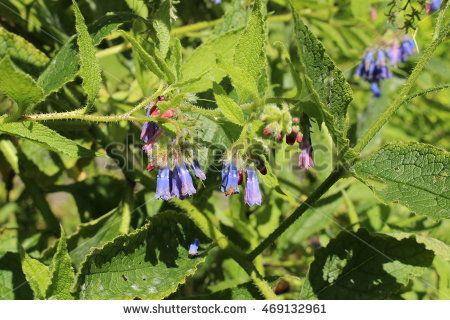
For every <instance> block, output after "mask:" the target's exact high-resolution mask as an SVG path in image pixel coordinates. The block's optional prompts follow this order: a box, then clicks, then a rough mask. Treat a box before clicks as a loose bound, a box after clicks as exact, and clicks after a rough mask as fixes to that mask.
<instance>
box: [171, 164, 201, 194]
mask: <svg viewBox="0 0 450 320" xmlns="http://www.w3.org/2000/svg"><path fill="white" fill-rule="evenodd" d="M176 169H177V171H178V176H179V179H180V181H181V196H183V197H186V196H192V195H193V194H194V193H196V192H197V191H196V190H195V188H194V185H193V184H192V177H191V173H190V172H189V170H188V168H186V165H185V164H184V163H183V164H182V165H181V166H179V167H177V168H176Z"/></svg>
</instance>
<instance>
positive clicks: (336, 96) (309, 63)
mask: <svg viewBox="0 0 450 320" xmlns="http://www.w3.org/2000/svg"><path fill="white" fill-rule="evenodd" d="M291 11H292V15H293V18H294V23H295V35H296V42H297V48H298V54H299V57H300V64H301V67H302V71H303V74H304V77H305V83H306V86H307V88H308V90H309V91H310V93H311V94H312V98H313V101H314V102H316V103H317V104H318V106H319V107H320V112H321V113H322V118H323V120H324V122H325V124H326V125H327V127H328V130H329V131H330V134H331V135H332V136H333V137H334V138H335V139H336V140H337V146H338V148H339V149H342V148H346V147H348V139H347V138H346V131H347V121H346V115H347V107H348V105H349V103H350V101H351V100H352V99H353V97H352V91H351V88H350V85H349V84H348V83H347V82H346V80H345V77H344V74H343V73H342V71H341V70H339V69H338V68H337V67H336V65H335V64H334V62H333V61H332V60H331V58H330V57H329V56H328V55H327V54H326V53H325V48H324V47H323V45H322V43H320V41H319V40H318V39H317V38H316V36H315V35H314V34H313V33H312V32H311V31H310V30H309V29H308V27H307V26H306V25H305V24H304V23H303V22H302V20H301V19H300V17H299V15H298V13H297V12H296V10H295V9H294V7H293V6H292V5H291Z"/></svg>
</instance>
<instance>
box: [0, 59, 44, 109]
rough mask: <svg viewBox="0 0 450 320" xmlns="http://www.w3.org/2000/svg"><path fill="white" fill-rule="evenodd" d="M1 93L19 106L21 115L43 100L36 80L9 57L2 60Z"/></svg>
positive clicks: (0, 64) (0, 62)
mask: <svg viewBox="0 0 450 320" xmlns="http://www.w3.org/2000/svg"><path fill="white" fill-rule="evenodd" d="M0 91H2V92H3V93H4V94H5V95H7V96H8V97H9V98H10V99H12V100H14V101H15V102H16V103H17V105H18V106H19V114H23V113H24V112H25V111H26V109H27V107H29V106H32V105H34V104H36V103H37V102H38V101H39V100H41V99H42V89H41V88H39V87H38V86H37V85H36V82H35V81H34V79H33V78H32V77H31V76H30V75H28V74H26V73H25V72H23V71H22V70H20V69H18V68H17V67H16V66H15V65H14V63H13V62H12V61H11V59H10V58H9V56H6V57H4V58H3V59H2V60H0Z"/></svg>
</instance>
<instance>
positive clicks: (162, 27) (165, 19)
mask: <svg viewBox="0 0 450 320" xmlns="http://www.w3.org/2000/svg"><path fill="white" fill-rule="evenodd" d="M171 7H172V4H171V0H163V1H161V4H160V5H159V8H158V11H157V12H156V15H155V18H154V19H153V21H152V25H153V28H154V29H155V32H156V39H157V41H158V49H159V51H160V52H161V55H162V57H163V58H165V57H166V55H167V52H168V51H169V44H170V29H171V24H170V10H171Z"/></svg>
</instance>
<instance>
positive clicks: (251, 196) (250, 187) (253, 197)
mask: <svg viewBox="0 0 450 320" xmlns="http://www.w3.org/2000/svg"><path fill="white" fill-rule="evenodd" d="M261 201H262V196H261V191H260V190H259V181H258V175H257V173H256V171H255V170H252V169H250V168H247V183H246V184H245V197H244V202H245V203H246V204H248V205H249V206H250V207H251V206H253V205H255V204H257V205H261Z"/></svg>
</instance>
